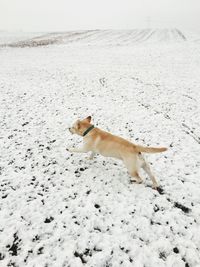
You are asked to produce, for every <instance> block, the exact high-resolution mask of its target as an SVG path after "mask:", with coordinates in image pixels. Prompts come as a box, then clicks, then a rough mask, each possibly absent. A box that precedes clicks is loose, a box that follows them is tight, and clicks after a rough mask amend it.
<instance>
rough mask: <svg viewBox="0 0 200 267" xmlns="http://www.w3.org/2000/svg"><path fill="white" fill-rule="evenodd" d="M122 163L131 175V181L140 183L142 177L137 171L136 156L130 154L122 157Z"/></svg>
mask: <svg viewBox="0 0 200 267" xmlns="http://www.w3.org/2000/svg"><path fill="white" fill-rule="evenodd" d="M124 164H125V166H126V168H127V169H128V172H129V173H130V175H131V177H132V178H131V182H135V183H138V184H140V183H142V178H141V177H140V175H139V173H138V167H137V158H136V157H134V156H133V155H131V157H129V158H125V159H124Z"/></svg>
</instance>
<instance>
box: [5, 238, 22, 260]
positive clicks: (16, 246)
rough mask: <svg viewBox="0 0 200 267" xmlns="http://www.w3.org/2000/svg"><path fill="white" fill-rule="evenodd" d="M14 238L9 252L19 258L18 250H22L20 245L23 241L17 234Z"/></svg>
mask: <svg viewBox="0 0 200 267" xmlns="http://www.w3.org/2000/svg"><path fill="white" fill-rule="evenodd" d="M13 237H14V240H13V243H12V245H11V247H10V248H9V250H8V251H10V253H11V255H12V256H17V255H18V250H20V248H19V243H20V242H21V239H19V237H18V235H17V233H15V234H14V235H13Z"/></svg>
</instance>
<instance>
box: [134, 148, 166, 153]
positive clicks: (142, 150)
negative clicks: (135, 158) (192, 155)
mask: <svg viewBox="0 0 200 267" xmlns="http://www.w3.org/2000/svg"><path fill="white" fill-rule="evenodd" d="M166 150H167V148H166V147H144V146H136V151H137V152H144V153H161V152H164V151H166Z"/></svg>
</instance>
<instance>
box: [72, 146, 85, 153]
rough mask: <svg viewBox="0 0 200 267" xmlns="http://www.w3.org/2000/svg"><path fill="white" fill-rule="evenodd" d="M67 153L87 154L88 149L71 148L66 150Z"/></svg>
mask: <svg viewBox="0 0 200 267" xmlns="http://www.w3.org/2000/svg"><path fill="white" fill-rule="evenodd" d="M67 151H69V152H72V153H73V152H75V153H87V152H88V149H87V148H86V147H80V148H75V147H72V148H67Z"/></svg>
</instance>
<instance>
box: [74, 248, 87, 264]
mask: <svg viewBox="0 0 200 267" xmlns="http://www.w3.org/2000/svg"><path fill="white" fill-rule="evenodd" d="M74 256H75V257H78V258H80V260H81V261H82V263H83V264H84V263H86V262H87V261H86V260H85V259H84V258H83V254H82V253H79V252H78V251H75V252H74Z"/></svg>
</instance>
